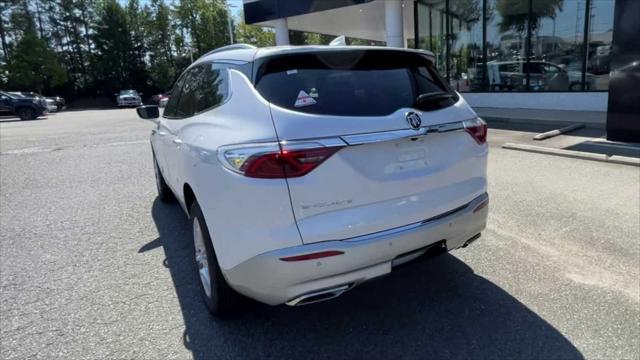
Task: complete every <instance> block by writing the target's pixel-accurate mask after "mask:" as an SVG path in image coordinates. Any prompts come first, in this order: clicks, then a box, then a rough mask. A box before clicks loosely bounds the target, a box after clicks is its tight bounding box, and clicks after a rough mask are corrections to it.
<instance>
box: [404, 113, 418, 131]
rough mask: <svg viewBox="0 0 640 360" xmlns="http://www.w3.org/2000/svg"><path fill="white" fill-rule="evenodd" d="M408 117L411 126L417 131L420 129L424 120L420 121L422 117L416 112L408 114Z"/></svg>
mask: <svg viewBox="0 0 640 360" xmlns="http://www.w3.org/2000/svg"><path fill="white" fill-rule="evenodd" d="M406 116H407V122H408V123H409V126H411V127H412V128H414V129H416V130H418V129H420V125H422V119H420V115H418V114H416V113H414V112H408V113H407V115H406Z"/></svg>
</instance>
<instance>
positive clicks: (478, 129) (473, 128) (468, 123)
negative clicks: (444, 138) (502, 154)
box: [463, 118, 487, 145]
mask: <svg viewBox="0 0 640 360" xmlns="http://www.w3.org/2000/svg"><path fill="white" fill-rule="evenodd" d="M463 124H464V129H465V131H466V132H468V133H469V135H471V137H472V138H473V139H474V140H475V141H476V142H477V143H478V144H480V145H482V144H484V143H486V142H487V123H486V122H484V120H482V119H480V118H475V119H471V120H465V121H464V122H463Z"/></svg>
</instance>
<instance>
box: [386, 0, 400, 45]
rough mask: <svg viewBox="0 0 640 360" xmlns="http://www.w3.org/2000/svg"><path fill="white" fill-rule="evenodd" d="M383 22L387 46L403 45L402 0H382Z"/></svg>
mask: <svg viewBox="0 0 640 360" xmlns="http://www.w3.org/2000/svg"><path fill="white" fill-rule="evenodd" d="M384 22H385V27H386V31H387V46H390V47H404V23H403V18H402V1H401V0H385V1H384Z"/></svg>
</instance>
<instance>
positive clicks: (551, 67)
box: [543, 64, 560, 73]
mask: <svg viewBox="0 0 640 360" xmlns="http://www.w3.org/2000/svg"><path fill="white" fill-rule="evenodd" d="M543 69H544V72H545V73H558V72H560V68H558V67H556V66H555V65H550V64H545V65H544V68H543Z"/></svg>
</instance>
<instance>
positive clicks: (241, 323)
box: [140, 199, 583, 359]
mask: <svg viewBox="0 0 640 360" xmlns="http://www.w3.org/2000/svg"><path fill="white" fill-rule="evenodd" d="M152 216H153V220H154V221H155V224H156V226H157V228H158V233H159V237H158V239H156V240H154V241H152V242H150V243H149V244H146V245H144V246H143V247H142V248H141V249H140V252H143V251H148V250H150V249H154V248H159V247H162V250H163V251H164V253H165V256H166V260H165V261H164V262H163V265H164V266H166V267H168V269H169V271H170V274H171V278H172V280H173V283H174V285H175V290H176V294H177V297H178V300H179V303H180V308H181V311H182V315H183V317H184V323H185V330H184V334H183V342H184V346H185V347H186V348H187V349H189V350H190V351H191V352H192V355H193V357H194V358H195V359H208V358H242V359H250V358H392V357H393V358H395V357H398V356H399V357H401V358H494V359H496V358H499V359H507V358H544V359H551V358H563V359H582V358H583V356H582V354H581V353H580V352H579V351H578V350H577V349H576V348H575V347H574V346H573V345H572V344H571V343H570V342H569V341H568V340H567V339H566V338H565V337H564V336H563V335H562V334H561V333H560V332H558V330H556V329H555V328H554V327H553V326H552V325H550V324H549V323H547V322H546V321H545V320H544V319H542V318H541V317H539V316H538V315H536V314H535V313H534V312H533V311H532V310H531V309H529V308H527V307H526V306H525V305H524V304H522V303H520V302H519V301H518V300H517V299H515V298H514V297H512V296H511V295H509V294H508V293H507V292H506V291H504V290H503V289H501V288H500V287H499V286H497V285H495V284H493V283H492V282H491V281H489V280H487V279H485V278H483V277H481V276H478V275H475V274H474V273H473V270H472V269H471V268H469V267H468V266H467V265H466V264H464V263H463V262H462V261H460V260H458V259H457V258H456V257H454V256H452V255H450V254H445V255H441V256H439V257H437V258H432V259H427V260H425V261H417V262H416V263H414V264H410V265H408V266H405V267H403V268H400V269H398V270H397V271H395V272H394V273H393V274H391V275H390V276H387V277H385V278H382V279H378V280H377V281H372V282H369V283H366V284H363V285H361V286H358V287H356V288H355V289H354V290H352V291H350V292H348V293H346V294H344V295H343V296H341V297H339V298H337V299H334V300H331V301H327V302H323V303H318V304H314V305H308V306H303V307H295V308H292V307H287V306H276V307H271V306H268V305H263V304H258V303H256V302H252V301H248V300H247V301H246V303H245V304H242V306H241V309H240V311H238V313H237V314H235V315H233V316H230V317H227V318H222V319H216V318H214V317H212V316H211V315H209V313H208V311H207V309H206V307H205V305H204V303H203V301H202V298H201V295H200V288H199V280H198V278H197V273H196V269H195V266H194V264H193V255H192V251H193V250H192V243H191V237H190V236H191V234H190V232H191V230H190V227H189V224H188V220H187V218H186V217H185V215H184V213H183V211H182V210H181V208H180V207H179V206H178V205H176V204H172V205H169V204H165V203H162V202H160V201H159V200H157V199H156V201H155V202H154V203H153V207H152ZM496 263H499V262H498V261H496ZM158 265H160V264H158Z"/></svg>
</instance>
